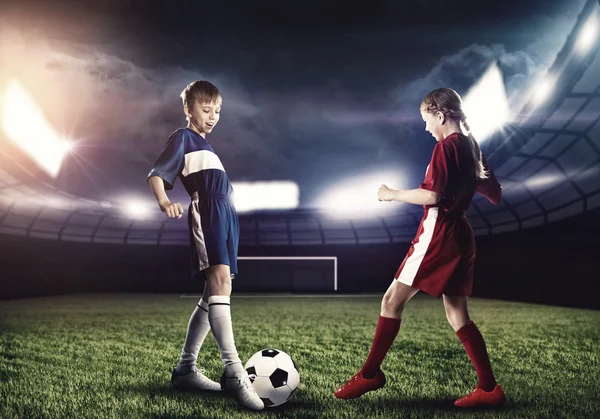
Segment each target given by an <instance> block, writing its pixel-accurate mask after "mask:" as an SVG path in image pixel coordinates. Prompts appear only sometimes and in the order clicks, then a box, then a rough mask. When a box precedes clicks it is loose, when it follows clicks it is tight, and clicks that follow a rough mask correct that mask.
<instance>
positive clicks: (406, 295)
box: [361, 280, 419, 378]
mask: <svg viewBox="0 0 600 419" xmlns="http://www.w3.org/2000/svg"><path fill="white" fill-rule="evenodd" d="M417 292H419V290H418V289H417V288H413V287H410V286H408V285H406V284H403V283H402V282H399V281H396V280H394V281H393V282H392V284H391V285H390V286H389V288H388V289H387V291H386V293H385V295H384V296H383V300H382V301H381V312H380V315H379V320H378V322H377V328H376V329H375V337H374V338H373V344H372V345H371V351H370V352H369V356H368V357H367V360H366V361H365V364H364V366H363V367H362V369H361V372H362V374H363V376H364V377H365V378H373V377H374V376H375V373H376V372H377V371H379V369H380V366H381V363H382V362H383V359H384V358H385V356H386V354H387V353H388V351H389V350H390V348H391V346H392V343H394V340H395V339H396V336H397V335H398V331H399V330H400V322H401V317H402V311H403V310H404V306H405V305H406V303H407V302H408V301H409V300H410V299H411V298H412V297H414V296H415V294H416V293H417Z"/></svg>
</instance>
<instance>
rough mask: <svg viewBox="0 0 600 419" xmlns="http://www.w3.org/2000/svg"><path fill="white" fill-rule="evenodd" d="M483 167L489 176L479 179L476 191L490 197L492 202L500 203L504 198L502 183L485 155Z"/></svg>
mask: <svg viewBox="0 0 600 419" xmlns="http://www.w3.org/2000/svg"><path fill="white" fill-rule="evenodd" d="M482 157H483V156H482ZM483 167H484V168H485V170H486V172H487V173H488V177H487V178H486V179H477V187H476V188H475V191H476V192H478V193H480V194H481V195H483V196H485V197H486V198H487V199H489V200H490V202H491V203H492V204H494V205H499V204H500V201H501V200H502V185H500V182H498V179H496V176H495V175H494V172H492V169H490V168H489V166H488V165H487V161H486V160H485V157H483Z"/></svg>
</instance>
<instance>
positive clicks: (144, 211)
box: [125, 201, 150, 219]
mask: <svg viewBox="0 0 600 419" xmlns="http://www.w3.org/2000/svg"><path fill="white" fill-rule="evenodd" d="M125 213H126V214H127V215H128V216H129V217H131V218H140V219H141V218H147V217H148V216H149V215H150V207H149V206H148V205H147V204H145V203H143V202H140V201H130V202H128V203H127V204H126V205H125Z"/></svg>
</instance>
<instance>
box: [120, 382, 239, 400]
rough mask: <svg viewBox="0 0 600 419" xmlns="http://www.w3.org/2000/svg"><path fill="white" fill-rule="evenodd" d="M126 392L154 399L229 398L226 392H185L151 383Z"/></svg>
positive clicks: (128, 388) (165, 383) (131, 387)
mask: <svg viewBox="0 0 600 419" xmlns="http://www.w3.org/2000/svg"><path fill="white" fill-rule="evenodd" d="M124 390H125V391H129V392H131V393H136V394H140V395H145V396H148V397H150V398H154V397H156V396H161V397H169V396H181V395H188V396H203V397H211V398H227V397H229V396H228V395H227V393H225V392H224V391H199V390H185V389H179V388H173V386H171V383H168V382H162V381H161V382H149V383H140V384H138V385H133V386H129V387H126V388H125V389H124Z"/></svg>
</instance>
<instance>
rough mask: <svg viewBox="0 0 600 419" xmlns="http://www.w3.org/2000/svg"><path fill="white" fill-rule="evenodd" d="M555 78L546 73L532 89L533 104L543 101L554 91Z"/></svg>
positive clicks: (537, 104) (539, 103) (536, 104)
mask: <svg viewBox="0 0 600 419" xmlns="http://www.w3.org/2000/svg"><path fill="white" fill-rule="evenodd" d="M555 85H556V78H555V77H554V76H552V75H548V76H547V77H546V78H545V79H544V80H543V81H542V82H541V83H540V84H539V85H537V86H536V87H535V88H534V91H533V104H534V105H535V106H539V105H541V104H542V103H544V102H545V101H546V100H547V99H548V98H549V97H550V95H551V94H552V92H553V91H554V87H555Z"/></svg>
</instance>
